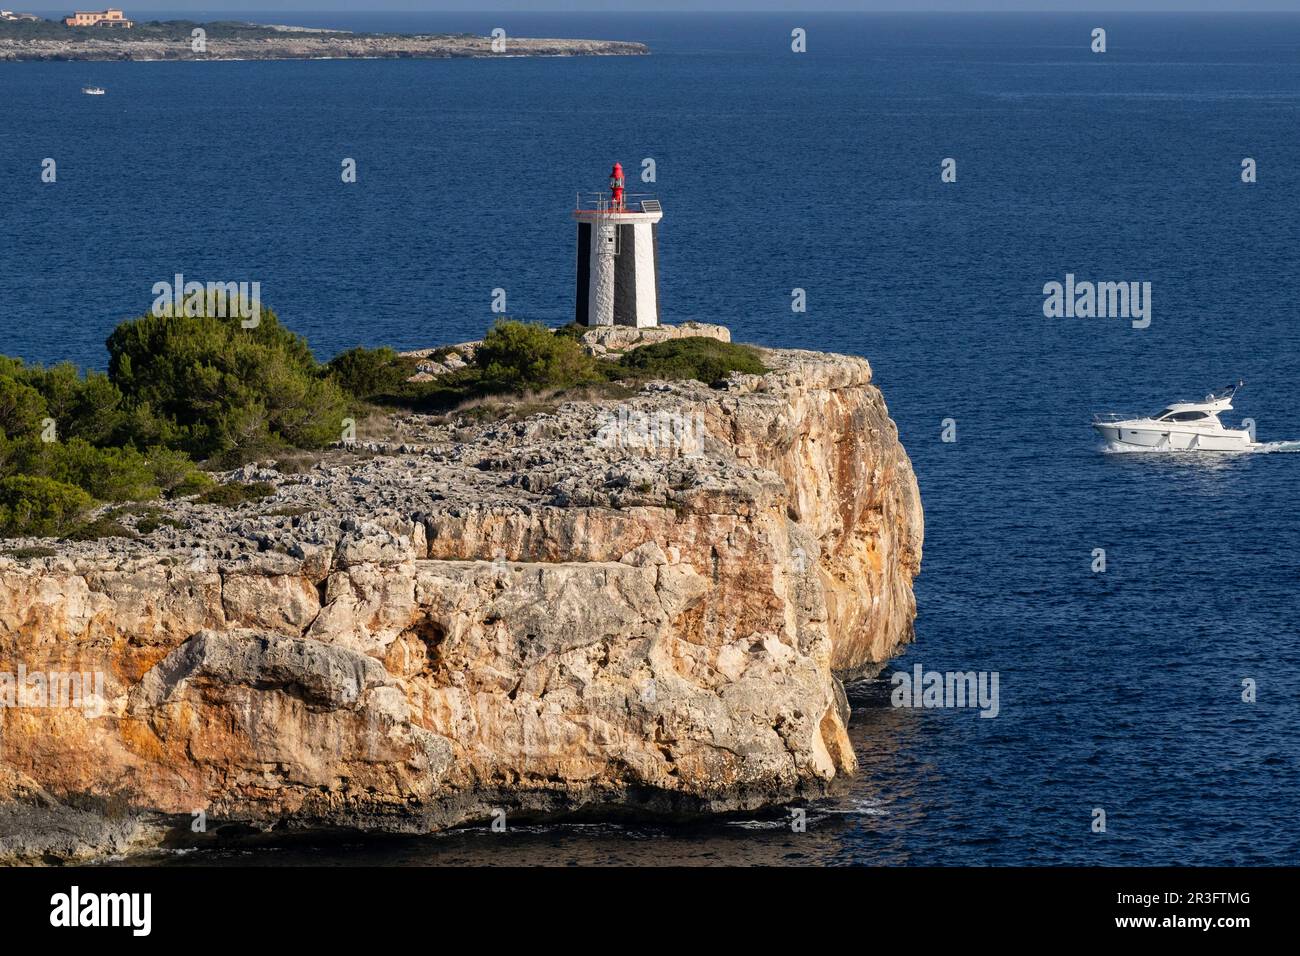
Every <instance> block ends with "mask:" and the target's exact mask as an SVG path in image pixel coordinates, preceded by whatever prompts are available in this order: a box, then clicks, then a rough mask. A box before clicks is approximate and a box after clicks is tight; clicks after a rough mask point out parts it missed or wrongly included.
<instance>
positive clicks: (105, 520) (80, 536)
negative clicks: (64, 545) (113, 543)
mask: <svg viewBox="0 0 1300 956" xmlns="http://www.w3.org/2000/svg"><path fill="white" fill-rule="evenodd" d="M134 537H135V532H134V531H132V530H131V529H130V528H128V527H126V526H125V525H124V524H122V523H121V522H120V521H118V520H116V519H115V518H112V517H109V516H108V515H101V516H100V517H98V518H95V519H94V520H92V521H82V522H78V523H77V524H75V525H73V526H72V527H71V528H70V529H69V530H68V531H66V532H64V534H63V535H62V538H63V540H64V541H98V540H99V539H100V538H134Z"/></svg>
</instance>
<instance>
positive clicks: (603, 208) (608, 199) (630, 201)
mask: <svg viewBox="0 0 1300 956" xmlns="http://www.w3.org/2000/svg"><path fill="white" fill-rule="evenodd" d="M613 202H614V200H613V196H612V195H611V194H610V193H608V192H591V193H583V192H579V193H578V194H577V200H576V204H575V205H574V207H573V208H574V209H575V210H577V211H578V212H584V213H596V214H598V215H599V214H602V213H604V214H608V213H612V212H640V211H645V212H650V211H654V212H661V211H662V210H661V209H659V208H654V206H652V207H651V208H650V209H645V208H644V204H645V203H646V202H650V203H653V204H656V205H657V204H658V202H659V198H658V196H656V194H654V193H624V194H623V208H622V209H615V208H614V205H613Z"/></svg>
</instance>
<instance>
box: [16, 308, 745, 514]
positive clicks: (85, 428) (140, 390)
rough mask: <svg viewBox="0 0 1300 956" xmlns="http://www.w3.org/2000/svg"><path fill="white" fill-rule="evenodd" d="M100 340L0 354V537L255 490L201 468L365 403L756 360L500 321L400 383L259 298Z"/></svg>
mask: <svg viewBox="0 0 1300 956" xmlns="http://www.w3.org/2000/svg"><path fill="white" fill-rule="evenodd" d="M107 346H108V355H109V361H108V372H107V374H104V373H101V372H93V371H91V372H85V373H83V372H81V371H79V370H78V369H77V368H76V367H75V366H73V365H72V364H70V363H62V364H59V365H55V366H52V367H50V368H45V367H41V366H34V365H27V364H25V363H24V362H22V361H21V360H19V359H14V358H8V357H5V356H0V535H3V536H5V537H23V536H33V537H52V536H61V537H74V538H75V537H85V536H96V534H97V532H98V533H103V534H105V535H109V534H115V533H117V532H118V530H120V529H121V525H120V524H119V523H117V522H115V521H111V522H110V523H109V524H104V523H103V516H102V515H101V516H100V519H98V521H97V522H87V521H86V520H85V519H86V516H87V515H88V514H89V513H90V512H91V511H92V509H93V508H95V507H96V506H97V505H100V504H104V503H122V502H147V501H152V500H156V499H159V498H166V497H177V496H189V495H196V494H197V495H200V496H201V497H200V498H199V501H200V502H203V503H209V504H217V505H227V506H235V505H238V504H240V503H242V502H245V501H249V500H257V499H258V498H260V497H264V492H263V491H262V489H260V488H254V492H253V493H251V494H248V493H245V491H246V489H245V488H240V489H237V490H236V491H231V490H229V489H226V488H225V486H222V487H221V488H216V489H214V488H213V481H212V479H211V478H210V477H209V476H208V475H207V474H206V471H205V470H204V469H221V468H232V467H236V466H238V465H241V464H243V463H246V462H249V461H253V460H256V459H259V458H267V457H274V456H277V455H281V454H284V453H286V452H292V451H293V450H297V449H319V448H323V447H325V446H327V445H329V444H332V443H334V442H337V441H339V440H340V439H341V438H342V437H343V436H344V434H345V431H346V427H347V424H348V423H349V421H356V420H358V419H361V418H363V417H364V416H365V415H366V414H367V413H369V412H372V411H374V410H375V409H376V408H380V409H383V408H388V409H393V408H400V409H405V410H411V411H419V412H449V411H454V410H455V409H457V408H463V407H465V406H467V405H472V404H473V403H475V402H478V401H482V400H484V399H487V398H489V397H491V396H501V395H532V396H538V395H541V396H557V395H559V396H562V395H564V394H565V393H566V392H570V391H572V390H576V389H582V390H585V391H588V392H590V391H591V390H593V389H594V390H596V391H599V390H601V389H602V388H604V389H607V390H608V389H612V388H614V387H616V383H633V384H634V383H637V382H643V381H647V380H650V379H656V378H658V379H698V380H700V381H703V382H705V383H712V382H715V381H717V380H718V379H721V378H725V377H726V375H728V374H729V373H730V372H733V371H739V372H746V373H758V372H762V371H764V370H765V369H764V368H763V365H762V363H761V361H760V360H759V357H758V353H757V352H756V351H755V350H754V349H752V348H749V347H747V346H739V345H732V344H730V343H724V342H718V341H715V340H713V339H704V338H686V339H677V340H673V341H669V342H662V343H658V344H654V345H647V346H643V347H641V348H638V349H635V350H633V351H631V352H629V353H628V354H626V355H625V356H623V357H621V358H618V359H613V360H611V359H597V358H594V357H593V356H590V355H588V354H587V353H586V352H585V351H584V349H583V347H582V345H581V344H580V343H579V341H578V340H577V338H576V337H575V336H574V335H573V334H572V331H571V330H560V331H559V332H558V333H557V332H554V331H552V330H551V329H548V328H547V327H545V326H543V325H539V324H526V323H522V322H513V321H500V322H498V323H497V324H496V325H495V326H493V328H492V329H491V330H490V331H489V332H488V334H487V336H486V338H485V339H484V341H483V342H482V344H481V345H480V346H479V347H478V349H477V351H476V353H475V355H474V361H473V362H472V363H471V364H467V365H466V366H465V367H463V368H460V369H457V370H456V371H453V372H451V373H449V374H446V375H442V376H439V377H437V378H434V379H432V380H427V381H411V380H410V379H411V378H412V376H413V375H414V373H415V371H416V366H417V364H418V360H416V359H413V358H410V357H407V356H401V355H398V354H397V353H396V352H394V351H393V350H392V349H388V348H380V349H367V348H354V349H350V350H348V351H346V352H343V353H342V354H340V355H338V356H337V357H335V358H334V359H333V360H331V361H330V362H328V363H324V364H322V363H320V362H318V361H317V360H316V358H315V357H314V356H313V355H312V352H311V349H310V348H309V347H308V345H307V342H306V340H304V339H303V338H302V337H301V336H299V335H296V334H295V333H293V332H291V331H289V330H288V329H286V328H285V327H284V326H283V325H282V324H281V323H280V322H279V320H278V319H277V318H276V316H275V314H274V313H273V312H270V311H267V310H263V311H262V312H261V314H260V319H259V321H258V322H257V324H256V325H255V326H253V327H251V328H246V327H244V325H243V324H241V323H240V322H239V321H238V320H232V319H228V318H217V317H214V316H209V315H202V314H201V315H185V316H181V317H159V316H154V315H146V316H143V317H141V318H138V319H133V320H130V321H127V322H124V323H122V324H121V325H120V326H118V327H117V329H115V330H114V332H113V333H112V335H110V336H109V338H108V342H107ZM231 487H232V488H233V486H231ZM115 529H116V530H115Z"/></svg>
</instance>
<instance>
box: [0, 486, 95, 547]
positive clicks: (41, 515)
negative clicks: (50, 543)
mask: <svg viewBox="0 0 1300 956" xmlns="http://www.w3.org/2000/svg"><path fill="white" fill-rule="evenodd" d="M93 504H94V502H93V501H92V500H91V498H90V495H88V494H86V493H85V492H84V491H82V490H81V489H80V488H76V487H74V486H72V485H67V484H64V483H62V482H59V481H53V480H51V479H49V478H43V477H39V476H32V475H13V476H11V477H8V478H5V479H3V480H0V535H3V536H4V537H6V538H20V537H33V538H49V537H54V536H56V535H59V534H62V533H63V532H64V531H66V530H67V529H68V528H70V527H72V526H73V525H74V524H76V523H77V522H78V521H79V520H80V519H81V517H82V516H83V515H84V514H85V513H86V512H87V511H89V510H90V508H91V506H92V505H93Z"/></svg>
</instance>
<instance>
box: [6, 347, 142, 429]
mask: <svg viewBox="0 0 1300 956" xmlns="http://www.w3.org/2000/svg"><path fill="white" fill-rule="evenodd" d="M24 381H25V382H26V383H27V384H28V385H30V386H31V387H32V388H34V389H36V390H37V391H38V392H40V394H41V396H42V397H43V398H44V399H45V404H46V407H47V409H48V411H49V415H50V417H51V418H53V419H54V421H55V423H56V425H57V431H56V433H55V437H56V438H57V439H58V440H60V441H63V440H66V439H70V438H84V439H85V440H86V441H88V442H90V443H91V444H94V445H104V444H108V443H109V442H110V441H111V439H112V438H113V436H114V434H115V433H116V432H117V431H119V430H120V428H121V425H122V421H123V418H124V412H123V399H122V393H121V392H120V391H118V389H117V386H115V385H114V384H113V383H112V382H111V381H109V379H108V376H107V375H104V374H103V373H102V372H87V373H86V375H85V377H84V378H83V377H82V375H81V373H80V372H78V371H77V367H76V366H75V365H73V364H72V363H71V362H61V363H59V364H58V365H55V366H52V367H50V368H40V367H30V368H28V369H27V370H26V374H25V376H24Z"/></svg>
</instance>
